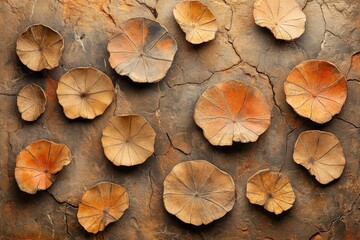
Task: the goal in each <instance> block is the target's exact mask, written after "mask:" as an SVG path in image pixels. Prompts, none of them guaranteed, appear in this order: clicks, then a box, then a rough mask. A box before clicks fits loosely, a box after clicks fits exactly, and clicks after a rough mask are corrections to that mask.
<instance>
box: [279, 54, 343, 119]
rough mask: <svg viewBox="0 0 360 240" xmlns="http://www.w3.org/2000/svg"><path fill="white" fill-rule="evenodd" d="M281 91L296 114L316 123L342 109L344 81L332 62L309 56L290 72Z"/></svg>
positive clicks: (329, 117) (330, 117)
mask: <svg viewBox="0 0 360 240" xmlns="http://www.w3.org/2000/svg"><path fill="white" fill-rule="evenodd" d="M284 91H285V95H286V101H287V103H288V104H289V105H290V106H292V107H293V108H294V110H295V111H296V113H297V114H299V115H300V116H303V117H306V118H309V119H311V120H312V121H314V122H316V123H326V122H328V121H330V120H331V119H332V117H333V116H334V115H335V114H338V113H339V112H340V111H341V108H342V106H343V105H344V103H345V100H346V96H347V82H346V79H345V77H344V75H343V74H342V73H341V72H340V71H339V69H338V68H337V67H336V66H335V65H333V64H332V63H329V62H326V61H323V60H309V61H305V62H302V63H301V64H299V65H297V66H296V67H295V68H294V69H293V70H292V71H291V72H290V74H289V76H288V77H287V80H286V81H285V83H284Z"/></svg>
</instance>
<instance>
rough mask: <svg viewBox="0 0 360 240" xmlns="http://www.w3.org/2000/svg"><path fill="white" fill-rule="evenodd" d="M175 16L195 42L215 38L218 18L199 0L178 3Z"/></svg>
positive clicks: (198, 42) (188, 38) (187, 37)
mask: <svg viewBox="0 0 360 240" xmlns="http://www.w3.org/2000/svg"><path fill="white" fill-rule="evenodd" d="M173 14H174V17H175V19H176V21H177V23H178V24H179V25H180V27H181V29H182V30H183V31H184V32H185V34H186V40H187V41H188V42H191V43H193V44H200V43H203V42H208V41H210V40H213V39H214V38H215V34H216V32H217V30H218V27H217V24H216V18H215V16H214V14H213V13H212V12H211V10H210V9H209V8H208V7H207V6H205V5H204V4H202V3H201V2H199V1H185V2H182V3H179V4H178V5H176V7H175V8H174V10H173Z"/></svg>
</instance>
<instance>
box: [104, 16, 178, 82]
mask: <svg viewBox="0 0 360 240" xmlns="http://www.w3.org/2000/svg"><path fill="white" fill-rule="evenodd" d="M120 28H121V29H122V32H121V33H119V34H117V35H116V36H114V37H113V38H112V39H111V40H110V41H109V43H108V51H109V53H110V58H109V62H110V65H111V67H112V68H114V69H115V71H116V72H117V73H118V74H120V75H126V76H129V77H130V78H131V80H133V81H134V82H139V83H145V82H148V83H152V82H158V81H160V80H162V79H163V78H164V77H165V76H166V73H167V72H168V70H169V68H170V67H171V64H172V62H173V60H174V56H175V53H176V51H177V44H176V41H175V39H174V38H173V37H172V36H171V35H170V34H169V33H168V32H167V30H166V29H165V28H164V27H163V26H161V25H160V24H159V23H157V22H155V21H153V20H150V19H146V18H133V19H130V20H128V21H126V22H125V23H123V24H122V25H121V26H120Z"/></svg>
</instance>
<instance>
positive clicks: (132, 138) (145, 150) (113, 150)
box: [101, 114, 156, 166]
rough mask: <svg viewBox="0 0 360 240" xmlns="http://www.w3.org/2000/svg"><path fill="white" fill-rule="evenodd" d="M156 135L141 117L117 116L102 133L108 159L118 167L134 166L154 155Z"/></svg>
mask: <svg viewBox="0 0 360 240" xmlns="http://www.w3.org/2000/svg"><path fill="white" fill-rule="evenodd" d="M155 136H156V133H155V131H154V129H153V128H152V127H151V125H150V124H149V123H148V122H147V121H146V119H145V118H144V117H143V116H141V115H136V114H134V115H122V116H115V117H112V118H111V119H110V120H109V124H108V125H107V126H106V127H105V128H104V130H103V132H102V138H101V142H102V146H103V148H104V153H105V155H106V157H107V158H108V159H109V160H110V161H111V162H112V163H113V164H115V165H116V166H133V165H138V164H141V163H143V162H145V161H146V159H148V158H149V157H150V156H151V155H152V154H153V153H154V144H155Z"/></svg>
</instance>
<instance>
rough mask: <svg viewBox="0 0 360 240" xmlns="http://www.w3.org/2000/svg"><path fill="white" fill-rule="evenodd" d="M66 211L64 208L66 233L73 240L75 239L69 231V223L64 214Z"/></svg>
mask: <svg viewBox="0 0 360 240" xmlns="http://www.w3.org/2000/svg"><path fill="white" fill-rule="evenodd" d="M67 209H68V206H66V208H65V224H66V233H67V234H68V235H69V236H70V238H71V239H74V240H75V237H74V236H73V235H72V234H71V233H70V231H69V222H68V217H67V212H66V210H67Z"/></svg>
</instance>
